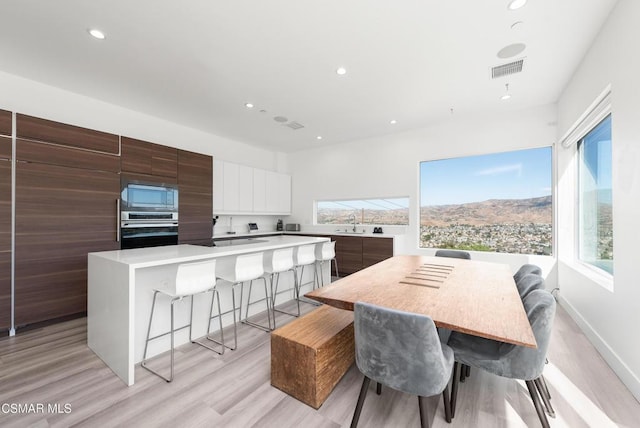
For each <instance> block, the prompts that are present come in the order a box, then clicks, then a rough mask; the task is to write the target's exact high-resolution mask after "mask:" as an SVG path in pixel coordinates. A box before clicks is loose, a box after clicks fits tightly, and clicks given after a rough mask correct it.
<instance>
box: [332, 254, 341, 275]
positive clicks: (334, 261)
mask: <svg viewBox="0 0 640 428" xmlns="http://www.w3.org/2000/svg"><path fill="white" fill-rule="evenodd" d="M331 260H333V263H334V264H335V265H336V278H340V274H339V273H338V259H336V258H335V257H334V258H333V259H331Z"/></svg>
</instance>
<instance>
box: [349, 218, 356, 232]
mask: <svg viewBox="0 0 640 428" xmlns="http://www.w3.org/2000/svg"><path fill="white" fill-rule="evenodd" d="M351 217H353V232H354V233H355V231H356V215H355V214H351V216H350V217H349V218H351Z"/></svg>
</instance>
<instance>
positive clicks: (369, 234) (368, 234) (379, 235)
mask: <svg viewBox="0 0 640 428" xmlns="http://www.w3.org/2000/svg"><path fill="white" fill-rule="evenodd" d="M283 233H286V234H292V235H326V236H363V237H365V238H393V237H395V235H392V234H389V233H372V232H366V233H349V232H337V231H333V232H311V231H309V232H304V231H300V232H283Z"/></svg>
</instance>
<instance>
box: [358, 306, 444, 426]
mask: <svg viewBox="0 0 640 428" xmlns="http://www.w3.org/2000/svg"><path fill="white" fill-rule="evenodd" d="M354 330H355V349H356V365H357V366H358V369H359V370H360V371H361V372H362V373H363V374H364V381H363V382H362V388H361V389H360V395H359V397H358V404H357V405H356V410H355V412H354V414H353V419H352V421H351V426H352V427H356V426H357V425H358V419H360V412H361V411H362V405H363V404H364V399H365V397H366V395H367V390H368V388H369V382H370V381H371V379H373V380H374V381H376V382H378V384H379V385H380V384H382V385H386V386H388V387H390V388H393V389H395V390H398V391H402V392H405V393H408V394H414V395H417V396H418V406H419V409H420V422H421V425H422V426H423V427H428V426H429V419H428V417H427V407H426V403H425V400H424V399H425V397H430V396H433V395H438V394H442V397H443V401H444V408H445V418H446V420H447V422H451V409H450V401H449V388H448V386H449V379H451V373H452V369H453V351H451V349H450V348H449V347H448V346H447V345H444V344H441V343H440V339H439V338H438V334H437V332H436V326H435V324H434V323H433V320H432V319H431V317H429V316H426V315H419V314H413V313H409V312H402V311H397V310H394V309H388V308H383V307H380V306H375V305H371V304H368V303H362V302H356V304H355V307H354ZM379 392H380V388H378V393H379Z"/></svg>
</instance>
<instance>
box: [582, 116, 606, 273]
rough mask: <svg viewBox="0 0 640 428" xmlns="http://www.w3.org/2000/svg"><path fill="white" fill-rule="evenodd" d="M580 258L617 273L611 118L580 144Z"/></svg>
mask: <svg viewBox="0 0 640 428" xmlns="http://www.w3.org/2000/svg"><path fill="white" fill-rule="evenodd" d="M578 154H579V162H578V171H579V173H578V188H579V191H578V204H579V214H578V215H579V218H578V225H579V227H578V228H579V236H578V241H579V256H578V257H579V259H580V260H581V261H583V262H585V263H587V264H590V265H592V266H595V267H597V268H600V269H602V270H604V271H606V272H608V273H610V274H613V210H612V198H611V116H607V117H606V118H605V119H604V120H603V121H602V122H600V123H599V124H598V125H597V126H596V127H595V128H593V129H592V130H591V131H589V133H587V135H586V136H585V137H584V138H582V139H581V140H580V141H579V142H578Z"/></svg>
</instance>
